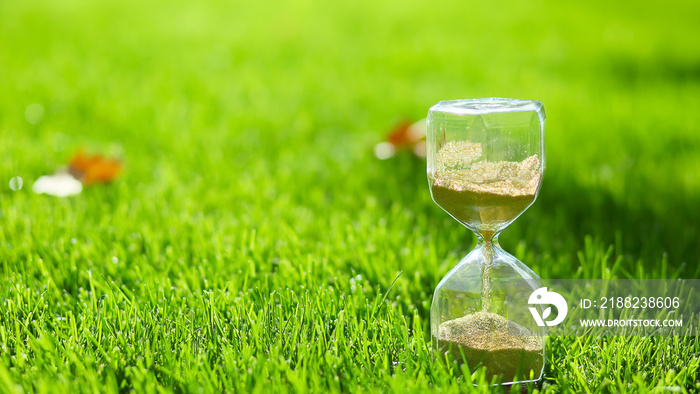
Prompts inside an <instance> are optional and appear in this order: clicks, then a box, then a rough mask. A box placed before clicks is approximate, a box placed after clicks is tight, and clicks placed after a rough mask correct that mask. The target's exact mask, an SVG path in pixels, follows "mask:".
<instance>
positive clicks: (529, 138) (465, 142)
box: [426, 98, 545, 385]
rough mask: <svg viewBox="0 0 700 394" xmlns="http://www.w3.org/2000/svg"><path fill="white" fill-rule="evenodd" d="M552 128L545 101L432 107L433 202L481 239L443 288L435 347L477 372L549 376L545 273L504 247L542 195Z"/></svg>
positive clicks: (512, 377) (433, 321)
mask: <svg viewBox="0 0 700 394" xmlns="http://www.w3.org/2000/svg"><path fill="white" fill-rule="evenodd" d="M544 124H545V114H544V107H543V106H542V103H541V102H539V101H529V100H514V99H503V98H488V99H473V100H453V101H441V102H439V103H438V104H436V105H435V106H433V107H432V108H431V109H430V111H429V112H428V126H427V141H426V144H427V158H428V181H429V184H430V192H431V194H432V197H433V200H434V201H435V203H436V204H437V205H439V206H440V207H441V208H442V209H444V210H445V211H446V212H447V213H448V214H450V216H452V217H453V218H454V219H456V220H457V221H458V222H460V223H462V224H463V225H464V226H466V227H467V228H469V229H470V230H472V231H473V232H474V233H475V234H476V235H477V240H478V242H477V246H476V248H474V250H472V251H471V252H470V253H469V254H468V255H467V256H466V257H464V258H463V259H462V260H461V261H460V262H459V263H458V264H457V265H456V266H455V267H454V268H453V269H452V270H451V271H450V272H449V273H448V274H447V275H446V276H445V277H444V278H443V279H442V281H440V284H438V286H437V288H436V289H435V294H434V296H433V303H432V306H431V311H430V325H431V334H432V346H433V351H434V353H435V354H436V355H438V358H439V359H442V360H443V361H445V362H448V363H454V364H456V365H459V366H461V364H463V363H466V364H467V366H468V367H469V370H470V371H472V372H473V371H474V370H475V369H476V368H479V367H482V366H483V367H485V368H486V375H487V377H488V378H489V379H493V378H494V377H496V376H497V377H498V378H497V379H496V381H497V382H499V383H500V384H504V385H508V384H514V383H523V382H536V381H539V380H541V378H542V372H543V370H544V356H545V354H544V350H545V349H544V331H543V330H544V329H543V328H541V327H538V326H537V324H536V322H535V321H534V320H533V318H532V315H531V314H530V311H529V310H528V308H527V300H528V297H529V296H530V294H531V293H532V292H533V291H534V290H535V289H538V288H539V287H540V286H541V281H540V278H539V276H537V274H535V273H534V272H533V271H532V270H531V269H530V268H528V267H527V266H526V265H525V264H523V263H522V262H520V261H518V260H517V259H516V258H515V257H513V256H511V255H510V254H508V253H507V252H506V251H504V250H503V249H501V247H500V246H499V244H498V236H499V234H500V232H501V231H502V230H503V229H505V228H506V227H507V226H508V225H509V224H510V223H512V222H513V221H514V220H515V219H516V218H517V217H518V216H520V214H522V213H523V212H524V211H525V210H526V209H527V208H528V207H529V206H530V205H531V204H532V203H533V202H534V201H535V198H536V197H537V193H538V191H539V188H540V183H541V180H542V173H543V170H544ZM457 370H461V368H459V369H457Z"/></svg>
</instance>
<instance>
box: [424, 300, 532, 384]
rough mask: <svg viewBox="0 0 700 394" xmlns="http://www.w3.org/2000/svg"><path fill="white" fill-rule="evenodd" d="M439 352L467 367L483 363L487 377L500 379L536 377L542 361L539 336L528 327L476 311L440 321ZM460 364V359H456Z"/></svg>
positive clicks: (472, 367) (510, 379) (471, 367)
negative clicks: (531, 374)
mask: <svg viewBox="0 0 700 394" xmlns="http://www.w3.org/2000/svg"><path fill="white" fill-rule="evenodd" d="M438 332H439V335H440V337H439V338H438V342H437V343H438V350H439V354H441V355H444V356H447V355H448V354H450V355H451V357H452V358H453V359H454V360H457V361H460V360H461V361H464V362H466V363H467V365H468V366H469V368H470V369H471V370H474V368H476V367H478V366H481V365H484V366H486V371H487V375H488V377H489V379H490V378H491V377H492V376H495V375H500V376H501V377H502V378H503V379H504V381H512V380H513V379H514V378H515V377H516V375H517V377H518V378H520V380H522V378H526V379H528V378H529V376H530V371H534V376H535V377H538V376H539V375H540V371H541V370H542V365H543V363H544V356H543V354H542V340H543V339H542V338H541V337H537V336H533V335H532V334H531V333H530V331H529V330H528V329H526V328H525V327H522V326H520V325H518V324H517V323H514V322H512V321H510V320H506V319H505V318H504V317H503V316H500V315H497V314H495V313H489V312H484V311H481V312H477V313H474V314H471V315H467V316H464V317H461V318H458V319H454V320H450V321H447V322H444V323H442V324H440V327H439V330H438ZM460 363H461V362H460Z"/></svg>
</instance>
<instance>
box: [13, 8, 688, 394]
mask: <svg viewBox="0 0 700 394" xmlns="http://www.w3.org/2000/svg"><path fill="white" fill-rule="evenodd" d="M698 15H700V3H698V2H697V1H692V0H689V1H685V2H679V1H674V0H671V1H668V2H664V3H663V4H660V3H658V2H652V1H641V2H632V1H627V2H609V1H602V0H592V1H588V2H562V1H543V0H532V1H524V0H514V1H507V2H506V1H500V0H496V1H494V2H488V1H482V2H471V3H469V2H465V1H456V0H454V1H453V0H448V1H447V2H443V3H435V2H427V1H422V2H419V1H415V2H405V1H398V0H388V1H383V2H378V1H348V2H329V1H310V0H300V1H294V2H272V3H265V2H262V3H258V2H237V3H234V2H228V1H223V0H212V1H207V2H205V1H180V0H174V1H164V0H154V1H148V2H147V1H134V0H121V1H116V0H105V1H87V0H65V1H48V0H47V1H35V0H26V1H8V0H0V299H1V302H2V304H0V305H1V308H2V313H0V391H1V392H23V391H24V392H34V391H36V392H117V391H118V392H126V391H130V390H134V391H138V392H169V391H174V392H202V391H203V392H218V391H230V392H246V391H251V392H285V391H289V392H326V391H340V390H342V391H358V390H359V389H365V390H367V389H368V390H370V391H390V390H396V391H405V390H407V391H415V392H423V391H426V390H434V391H441V392H452V391H458V390H465V389H467V388H471V385H470V384H468V383H466V384H465V383H464V382H460V381H458V380H457V379H456V378H454V377H451V374H450V371H449V370H447V369H446V368H444V367H442V366H440V365H437V364H434V363H432V362H431V354H430V350H429V320H428V318H429V309H430V302H431V297H432V292H433V289H434V288H435V286H436V285H437V283H438V281H439V280H440V278H441V277H442V276H443V275H445V274H446V273H447V271H448V270H449V269H450V268H451V267H452V266H453V265H454V264H455V263H456V262H457V261H459V259H460V258H461V257H462V256H464V255H465V254H466V253H467V252H468V251H469V250H470V249H471V248H472V246H473V244H474V237H473V236H472V235H471V234H470V233H469V232H468V231H467V230H466V229H463V228H461V227H460V225H459V224H458V223H457V222H455V221H454V220H452V219H451V218H449V217H448V216H447V215H446V214H445V213H444V212H442V211H441V210H440V209H439V208H438V207H437V206H436V205H435V204H434V203H433V202H432V201H431V199H430V195H429V192H428V185H427V181H426V176H425V163H424V161H422V160H420V159H417V158H414V157H412V156H410V155H408V154H406V155H399V156H398V157H396V158H394V159H391V160H387V161H379V160H377V159H375V158H374V156H373V154H372V147H373V145H374V144H375V143H376V142H378V141H379V140H381V138H382V137H383V135H384V133H386V132H387V131H388V129H389V128H390V127H391V126H392V125H393V124H394V123H395V122H396V121H397V120H399V119H401V118H403V117H408V118H412V119H415V120H417V119H419V118H421V117H424V116H425V115H426V113H427V110H428V108H429V107H430V106H431V105H433V104H435V103H436V102H437V101H439V100H442V99H455V98H470V97H491V96H498V97H515V98H526V99H538V100H541V101H542V102H543V103H544V104H545V108H546V111H547V114H548V120H547V122H548V123H547V128H548V129H547V133H548V134H547V141H546V144H547V170H546V174H545V179H544V183H543V188H542V191H541V193H540V197H539V199H538V200H537V202H536V203H535V205H534V206H533V207H532V208H531V209H530V210H529V211H528V212H526V213H525V214H524V215H523V216H522V217H521V218H520V219H518V221H517V222H516V223H514V224H513V225H512V226H511V227H510V228H509V229H507V230H506V231H505V232H504V233H503V234H502V236H501V244H502V245H503V247H504V248H505V249H506V250H508V251H510V252H511V253H513V254H514V255H515V256H516V257H518V258H519V259H520V260H522V261H523V262H525V263H526V264H527V265H528V266H530V267H531V268H533V269H534V271H535V272H537V273H539V274H540V275H541V276H542V277H543V278H601V277H617V278H638V277H645V278H677V277H681V278H700V230H699V229H698V226H699V224H700V133H698V128H699V127H700V40H698V39H697V38H698V37H700V24H699V23H698ZM31 104H39V105H40V106H41V108H43V109H44V113H43V117H40V118H41V119H39V117H35V118H32V117H31V116H29V118H30V119H31V120H33V122H34V123H36V124H32V123H30V122H28V121H27V116H26V115H27V114H26V112H27V111H28V110H27V107H28V106H30V105H31ZM32 108H34V109H36V108H38V107H37V106H34V107H32ZM29 112H31V111H29ZM30 115H31V114H30ZM81 147H82V148H85V149H87V150H88V151H92V152H103V153H107V154H110V155H116V156H118V157H122V158H123V160H124V163H125V172H124V174H123V176H122V177H121V178H119V179H118V180H117V181H116V182H114V183H113V184H111V185H108V186H95V187H91V188H86V189H85V190H84V191H83V193H82V194H80V195H78V196H74V197H71V198H66V199H57V198H53V197H48V196H42V195H35V194H34V193H32V192H31V185H32V183H33V182H34V180H36V179H37V178H38V177H39V176H41V175H45V174H48V173H51V172H53V171H54V169H55V168H56V167H58V166H60V165H63V164H65V163H67V161H68V159H69V158H70V157H71V155H72V154H73V153H74V152H75V151H76V150H77V149H79V148H81ZM15 176H20V177H22V178H23V180H24V187H23V188H22V189H21V190H19V191H12V190H11V189H10V187H9V180H10V178H12V177H15ZM401 271H402V274H401V276H400V277H398V279H397V280H396V283H395V285H394V286H393V287H392V288H391V291H388V289H389V288H390V286H391V284H392V282H394V280H395V279H396V278H397V275H398V273H399V272H401ZM547 346H548V347H547V349H548V353H547V366H546V370H545V373H546V380H545V383H544V384H543V386H542V390H544V391H547V392H587V391H590V392H595V391H599V392H601V391H602V392H608V391H620V392H625V391H640V392H643V391H654V390H662V391H663V390H672V391H678V392H686V391H688V392H690V391H695V390H698V389H700V378H698V376H699V375H700V358H699V357H700V344H698V342H697V341H696V338H695V337H677V338H667V337H647V338H639V337H636V338H622V337H605V338H594V337H582V338H549V339H548V344H547ZM473 379H474V380H475V381H477V382H482V383H484V375H483V371H480V372H477V373H476V374H474V376H473ZM460 384H461V385H460ZM474 390H475V391H489V390H490V388H488V386H486V387H485V388H484V386H482V387H481V388H480V389H474Z"/></svg>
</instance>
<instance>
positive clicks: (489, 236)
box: [476, 231, 501, 246]
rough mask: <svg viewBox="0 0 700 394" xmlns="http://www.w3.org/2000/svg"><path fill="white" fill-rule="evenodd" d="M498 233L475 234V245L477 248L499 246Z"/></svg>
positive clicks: (483, 232) (484, 232)
mask: <svg viewBox="0 0 700 394" xmlns="http://www.w3.org/2000/svg"><path fill="white" fill-rule="evenodd" d="M500 234H501V233H500V231H499V232H486V231H482V232H477V233H476V243H477V245H478V246H499V245H498V236H499V235H500Z"/></svg>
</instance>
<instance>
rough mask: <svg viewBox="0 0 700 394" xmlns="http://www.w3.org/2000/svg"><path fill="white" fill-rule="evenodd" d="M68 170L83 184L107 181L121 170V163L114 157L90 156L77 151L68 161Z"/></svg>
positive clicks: (111, 179) (115, 176)
mask: <svg viewBox="0 0 700 394" xmlns="http://www.w3.org/2000/svg"><path fill="white" fill-rule="evenodd" d="M68 171H69V172H70V173H71V175H73V176H74V177H75V178H77V179H80V180H81V181H82V182H83V184H85V185H86V186H87V185H91V184H95V183H108V182H112V181H113V180H114V179H116V178H117V177H118V176H119V174H121V172H122V164H121V162H120V161H119V160H116V159H107V158H105V157H104V156H102V155H94V156H90V155H88V154H86V153H85V152H83V151H78V152H77V153H76V154H75V155H74V156H73V158H72V159H71V161H70V164H69V167H68Z"/></svg>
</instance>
